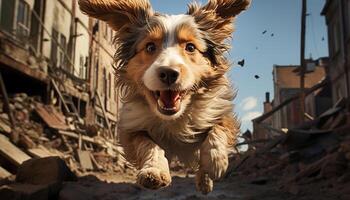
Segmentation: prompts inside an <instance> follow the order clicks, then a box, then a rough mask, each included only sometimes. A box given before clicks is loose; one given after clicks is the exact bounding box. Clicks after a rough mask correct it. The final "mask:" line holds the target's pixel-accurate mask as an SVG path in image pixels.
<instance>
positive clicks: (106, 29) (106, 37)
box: [103, 23, 108, 40]
mask: <svg viewBox="0 0 350 200" xmlns="http://www.w3.org/2000/svg"><path fill="white" fill-rule="evenodd" d="M103 36H104V38H105V39H106V40H107V39H108V24H107V23H104V30H103Z"/></svg>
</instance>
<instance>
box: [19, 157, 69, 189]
mask: <svg viewBox="0 0 350 200" xmlns="http://www.w3.org/2000/svg"><path fill="white" fill-rule="evenodd" d="M75 180H76V176H75V175H74V174H73V172H72V171H71V170H70V169H69V168H68V166H67V165H66V163H65V162H64V161H63V160H62V159H61V158H59V157H47V158H33V159H31V160H28V161H26V162H24V163H23V164H22V165H21V166H20V167H19V168H18V172H17V176H16V182H18V183H26V184H35V185H48V184H53V183H57V182H63V181H75Z"/></svg>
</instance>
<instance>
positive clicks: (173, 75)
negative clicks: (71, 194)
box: [158, 67, 180, 85]
mask: <svg viewBox="0 0 350 200" xmlns="http://www.w3.org/2000/svg"><path fill="white" fill-rule="evenodd" d="M179 75H180V73H179V71H177V70H176V69H172V68H168V67H161V68H159V70H158V77H159V79H160V80H161V81H162V82H163V83H165V84H167V85H171V84H173V83H175V82H176V81H177V79H178V78H179Z"/></svg>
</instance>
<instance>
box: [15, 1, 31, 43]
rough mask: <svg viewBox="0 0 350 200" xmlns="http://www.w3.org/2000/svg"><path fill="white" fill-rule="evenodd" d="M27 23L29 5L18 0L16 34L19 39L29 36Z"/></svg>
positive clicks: (28, 22)
mask: <svg viewBox="0 0 350 200" xmlns="http://www.w3.org/2000/svg"><path fill="white" fill-rule="evenodd" d="M29 24H30V8H29V5H28V4H27V3H26V2H24V1H23V0H20V1H19V2H18V10H17V28H16V31H17V36H18V37H19V39H20V40H23V41H25V40H26V39H27V37H28V36H29Z"/></svg>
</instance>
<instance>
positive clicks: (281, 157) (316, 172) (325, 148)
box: [228, 99, 350, 196]
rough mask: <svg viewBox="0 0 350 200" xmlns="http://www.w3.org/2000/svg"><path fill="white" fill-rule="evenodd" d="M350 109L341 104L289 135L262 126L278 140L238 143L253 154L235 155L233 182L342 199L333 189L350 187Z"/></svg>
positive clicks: (298, 193)
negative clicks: (274, 184) (240, 180)
mask: <svg viewBox="0 0 350 200" xmlns="http://www.w3.org/2000/svg"><path fill="white" fill-rule="evenodd" d="M349 106H350V101H349V100H346V99H342V100H340V101H338V102H337V103H336V104H335V105H334V107H333V108H331V109H329V110H327V111H326V112H324V113H323V114H321V115H320V116H319V117H315V118H314V119H313V120H311V121H308V122H305V123H304V124H302V125H300V126H298V127H295V128H289V129H288V130H286V131H282V130H275V129H274V128H273V127H265V124H264V122H259V124H260V127H264V128H265V129H266V130H267V131H269V132H273V133H274V134H271V135H270V136H269V137H267V138H263V139H254V137H253V139H251V140H248V141H245V142H241V143H239V145H240V144H247V145H248V151H247V152H243V153H242V152H241V154H240V155H236V157H238V159H235V160H232V163H231V166H230V167H229V170H230V171H229V172H228V176H239V177H240V178H246V179H248V180H249V182H250V183H252V184H269V183H267V181H269V180H275V181H277V182H278V183H279V184H280V185H281V190H283V191H286V192H288V193H291V194H294V195H297V196H300V195H303V194H304V192H312V191H311V190H312V189H313V190H319V189H316V187H321V186H322V189H323V190H325V191H327V192H333V193H334V194H343V193H341V191H340V190H341V188H340V187H336V186H334V184H342V185H346V184H350V178H349V177H350V175H349V169H350V125H349V124H350V113H349V111H348V108H349ZM266 126H268V125H266ZM276 131H277V132H278V133H280V134H278V136H276V134H275V133H276ZM252 135H253V136H254V133H252ZM246 139H247V138H246ZM256 144H259V145H256ZM330 188H332V190H331V189H330ZM309 190H310V191H309ZM333 193H332V194H333Z"/></svg>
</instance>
